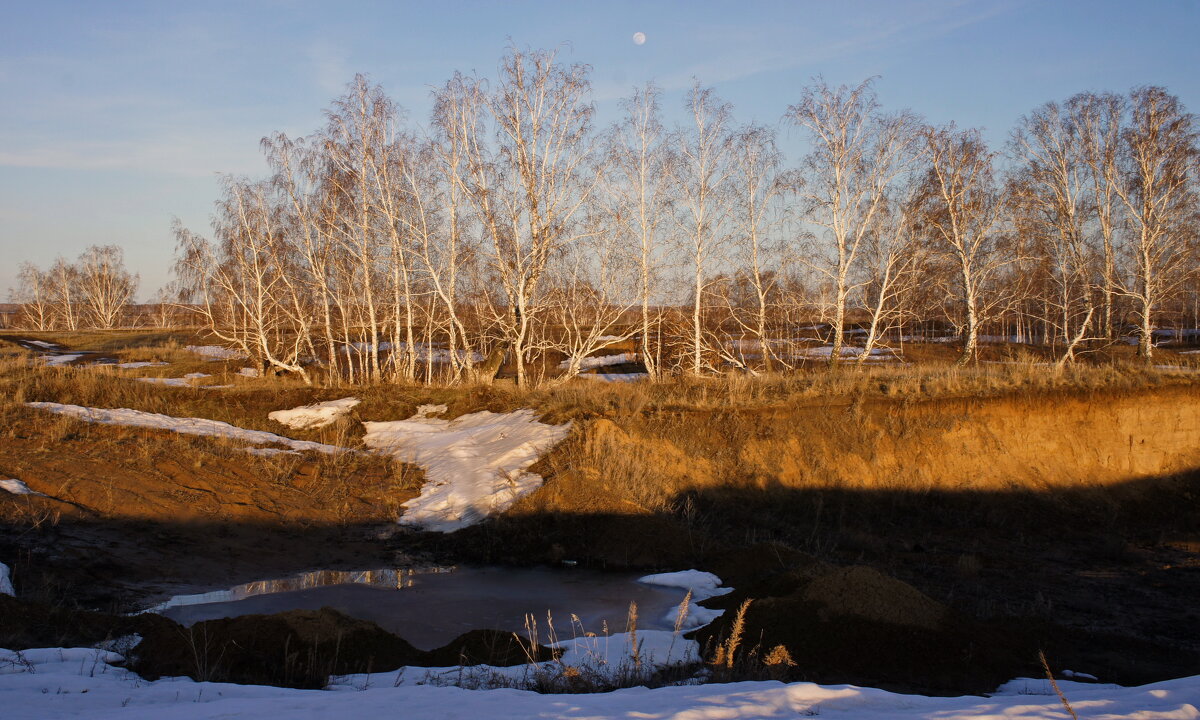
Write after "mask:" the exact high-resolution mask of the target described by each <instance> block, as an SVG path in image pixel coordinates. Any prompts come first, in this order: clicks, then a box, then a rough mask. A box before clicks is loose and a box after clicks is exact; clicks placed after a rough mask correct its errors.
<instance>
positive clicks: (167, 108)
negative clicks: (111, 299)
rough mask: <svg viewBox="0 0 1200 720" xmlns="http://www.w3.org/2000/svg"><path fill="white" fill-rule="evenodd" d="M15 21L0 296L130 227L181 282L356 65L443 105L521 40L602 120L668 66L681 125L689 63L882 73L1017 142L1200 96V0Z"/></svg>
mask: <svg viewBox="0 0 1200 720" xmlns="http://www.w3.org/2000/svg"><path fill="white" fill-rule="evenodd" d="M0 18H2V20H0V297H7V292H8V289H9V288H10V287H12V285H13V284H14V283H15V276H16V270H17V268H18V266H19V265H20V264H21V263H22V262H27V261H28V262H32V263H34V264H36V265H39V266H43V267H45V266H48V265H49V264H50V263H52V262H53V261H54V259H55V258H56V257H59V256H63V257H67V258H71V259H73V258H74V257H75V256H77V255H78V254H79V253H80V252H82V251H83V250H84V249H85V248H86V247H88V246H90V245H94V244H118V245H121V246H122V247H124V248H125V252H126V263H127V265H128V266H129V268H130V269H131V270H133V271H134V272H137V273H139V274H140V276H141V290H140V292H139V296H140V297H141V298H142V299H146V298H148V297H149V296H151V295H152V294H153V293H154V291H155V290H157V289H158V288H159V287H161V286H162V285H163V284H164V283H166V282H167V281H168V280H169V279H170V265H171V260H172V254H173V251H174V240H173V236H172V234H171V222H172V219H173V218H176V217H178V218H179V219H180V220H181V221H182V222H183V223H184V225H186V226H187V227H189V228H191V229H192V230H194V231H196V232H199V233H201V234H206V235H207V234H208V230H209V223H210V220H211V216H212V209H213V203H214V202H215V200H216V199H217V197H218V194H219V188H220V182H219V181H220V176H221V175H222V174H235V175H249V176H252V177H254V176H263V175H265V174H266V166H265V163H264V162H263V160H262V156H261V154H260V152H259V147H258V143H259V140H260V139H261V138H262V137H264V136H266V135H269V134H270V133H272V132H275V131H283V132H286V133H288V134H290V135H305V134H308V133H311V132H313V131H315V130H317V129H318V128H319V127H320V126H321V124H322V113H323V111H324V109H325V108H326V107H327V106H328V105H329V104H330V102H331V101H332V100H333V99H334V98H335V97H337V96H338V95H340V94H341V93H342V92H343V91H344V89H345V86H346V84H347V83H348V82H349V81H350V80H351V79H352V78H353V77H354V74H355V73H360V72H361V73H365V74H367V75H368V76H369V77H370V78H371V79H372V80H373V81H375V82H377V83H379V84H381V85H382V86H383V87H384V89H385V90H386V91H387V92H388V93H389V95H391V96H392V97H393V98H394V99H395V100H396V101H397V102H398V103H399V104H400V105H401V106H402V107H403V108H405V110H406V111H407V113H408V116H409V118H410V120H411V121H412V122H414V123H423V122H424V121H425V119H426V118H427V116H428V113H429V109H430V104H431V103H430V90H431V89H432V87H434V86H436V85H439V84H441V83H442V82H444V81H445V80H446V79H447V78H448V77H449V76H450V75H451V74H452V73H453V72H454V71H455V70H461V71H463V72H465V73H471V72H478V73H479V74H480V75H483V76H494V75H495V68H496V66H497V64H498V61H499V59H500V57H501V56H502V55H503V53H504V51H505V48H506V47H507V46H509V44H510V43H511V44H515V45H516V46H518V47H522V48H524V47H532V48H548V49H557V50H558V51H559V55H560V57H561V58H562V59H563V60H564V61H567V62H579V63H586V64H588V65H590V66H591V67H592V84H593V88H594V99H595V102H596V104H597V120H598V122H599V123H600V124H607V123H609V122H612V121H614V120H616V119H617V116H618V101H619V100H620V98H622V97H624V96H627V95H628V94H629V92H630V90H631V89H632V88H633V87H634V86H637V85H641V84H643V83H645V82H646V81H651V80H653V81H655V82H656V83H657V84H658V85H659V86H661V87H662V88H663V90H664V97H663V105H664V114H665V115H666V119H667V120H668V122H669V123H672V122H675V121H677V120H678V121H682V120H683V113H682V105H683V97H684V92H685V91H686V89H687V88H688V87H689V86H690V85H691V84H692V82H693V79H696V80H699V81H700V82H701V83H703V84H705V85H708V86H711V87H713V88H714V89H715V91H716V92H717V93H718V94H719V95H720V96H721V97H722V98H724V99H725V100H727V101H729V102H731V103H732V104H733V106H734V111H735V116H736V118H737V120H738V121H741V122H750V121H754V122H758V123H765V124H776V123H779V122H780V121H781V118H782V116H783V114H784V112H785V111H786V109H787V107H788V105H790V104H792V103H794V102H796V101H797V99H798V98H799V96H800V92H801V89H802V88H803V87H804V86H805V85H806V84H808V83H809V82H810V81H811V80H812V79H813V78H814V77H817V76H821V77H824V78H825V79H826V80H827V81H829V82H831V83H834V84H842V83H858V82H860V81H862V80H864V79H866V78H869V77H876V78H877V80H876V90H877V92H878V94H879V98H880V100H881V101H882V103H883V105H884V107H885V108H889V109H895V110H899V109H904V108H908V109H911V110H913V111H915V112H917V113H918V114H920V115H923V116H924V117H926V118H927V119H928V120H929V121H930V122H933V123H937V124H941V123H946V122H950V121H954V122H956V123H957V124H958V125H959V126H960V127H980V128H983V130H984V133H985V137H986V138H987V139H988V140H989V141H990V142H992V143H994V144H995V145H997V146H998V147H999V146H1002V145H1003V143H1004V142H1005V140H1006V138H1007V134H1008V132H1009V130H1010V129H1011V127H1012V126H1013V124H1014V123H1015V122H1016V121H1017V120H1018V119H1019V118H1020V117H1021V116H1022V115H1023V114H1026V113H1028V112H1029V111H1030V110H1032V109H1034V108H1035V107H1037V106H1038V105H1041V104H1042V103H1045V102H1047V101H1050V100H1064V99H1066V98H1067V97H1070V96H1071V95H1073V94H1075V93H1077V92H1080V91H1084V90H1113V91H1120V92H1123V91H1127V90H1129V89H1130V88H1131V87H1134V86H1137V85H1145V84H1154V85H1163V86H1166V87H1167V88H1168V89H1169V90H1170V91H1171V92H1173V93H1175V94H1176V95H1178V96H1179V97H1180V98H1181V99H1182V101H1183V103H1184V104H1185V106H1187V107H1188V108H1189V109H1191V110H1192V111H1200V73H1197V66H1198V65H1200V45H1198V44H1197V42H1196V40H1195V33H1196V31H1197V30H1200V2H1196V1H1195V0H1188V1H1183V0H1179V1H1168V0H1141V1H1140V2H1128V1H1126V2H1110V1H1108V0H1087V1H1078V2H1068V1H1065V0H1064V1H1058V2H1042V1H1038V0H978V1H974V2H968V1H966V0H914V1H912V2H908V1H905V0H878V1H872V0H857V1H854V2H829V1H828V0H822V1H819V2H810V1H809V0H791V1H790V2H771V1H768V0H739V1H736V2H707V1H702V0H691V1H689V2H607V1H606V2H595V1H593V2H569V1H566V0H557V1H554V2H532V1H531V2H524V1H520V0H511V1H509V2H500V1H498V0H497V1H494V2H453V1H451V0H443V1H441V2H399V1H396V2H384V1H380V2H353V1H350V0H346V1H339V2H329V1H328V0H324V1H321V2H308V1H306V0H238V1H236V2H206V1H205V0H192V1H191V2H187V3H177V2H164V1H160V0H155V1H147V2H137V1H126V2H118V1H116V0H111V1H109V2H96V1H83V0H81V1H78V2H66V1H58V2H56V1H55V0H41V1H40V2H25V1H23V0H0ZM638 32H641V33H644V34H645V37H646V41H645V43H644V44H641V45H638V44H635V43H634V41H633V35H634V33H638ZM781 131H782V136H781V137H782V147H783V149H784V150H785V152H787V153H788V155H789V157H790V158H791V159H793V160H795V159H796V158H797V157H798V156H799V155H800V154H801V153H802V152H803V141H802V139H801V138H800V137H798V136H797V133H795V132H794V131H792V132H789V131H788V130H787V129H786V126H783V127H781Z"/></svg>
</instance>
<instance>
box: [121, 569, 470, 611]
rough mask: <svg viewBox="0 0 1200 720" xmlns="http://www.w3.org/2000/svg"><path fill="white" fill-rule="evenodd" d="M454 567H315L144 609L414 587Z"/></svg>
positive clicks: (172, 600) (181, 598) (163, 608)
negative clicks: (353, 588)
mask: <svg viewBox="0 0 1200 720" xmlns="http://www.w3.org/2000/svg"><path fill="white" fill-rule="evenodd" d="M453 569H454V568H452V567H451V568H443V567H433V568H422V569H417V570H414V569H411V568H407V569H387V568H385V569H382V570H314V571H313V572H306V573H302V574H300V575H296V576H294V577H289V578H278V579H274V580H256V581H255V582H250V583H245V584H243V585H237V586H234V587H232V588H230V589H228V590H213V591H212V592H205V593H196V594H193V595H175V596H173V597H171V598H170V599H168V600H167V601H166V602H163V603H159V604H158V605H155V606H154V607H151V608H147V609H146V610H143V611H142V612H153V613H161V612H163V611H164V610H167V609H168V608H173V607H184V606H187V605H206V604H209V603H226V602H236V601H238V600H245V599H246V598H249V597H254V596H255V595H269V594H272V593H284V592H293V591H296V590H310V589H312V588H319V587H327V586H330V585H370V586H371V587H377V588H388V589H392V590H402V589H404V588H407V587H412V586H413V576H414V575H416V574H417V573H444V572H451V571H452V570H453Z"/></svg>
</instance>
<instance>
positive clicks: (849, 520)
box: [0, 472, 1200, 692]
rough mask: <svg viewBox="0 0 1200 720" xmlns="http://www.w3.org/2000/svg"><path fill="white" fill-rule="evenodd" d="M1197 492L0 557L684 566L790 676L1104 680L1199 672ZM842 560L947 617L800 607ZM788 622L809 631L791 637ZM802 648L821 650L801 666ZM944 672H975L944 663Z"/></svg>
mask: <svg viewBox="0 0 1200 720" xmlns="http://www.w3.org/2000/svg"><path fill="white" fill-rule="evenodd" d="M1198 500H1200V472H1191V473H1186V474H1182V475H1175V476H1169V477H1156V478H1143V479H1138V480H1131V481H1128V482H1124V483H1118V484H1110V485H1105V486H1090V487H1072V488H1059V489H1054V490H1048V491H1041V492H1032V491H1015V490H1014V491H1004V490H995V491H987V492H983V491H953V490H920V491H915V490H902V489H882V490H878V489H874V490H873V489H844V488H794V487H783V486H779V485H775V486H766V487H756V488H693V489H691V490H688V491H686V492H683V493H680V494H679V495H678V496H677V497H675V498H674V501H673V503H672V507H673V511H671V512H664V513H659V514H641V515H619V514H604V513H539V514H512V513H510V514H508V515H506V516H503V517H500V518H496V519H493V520H490V521H488V522H485V523H483V524H481V525H478V526H475V527H472V528H468V529H466V530H463V531H460V532H458V533H454V534H451V535H442V534H436V533H422V532H415V531H408V530H403V529H399V528H395V527H386V526H380V525H342V524H318V523H312V524H307V525H295V524H293V525H282V524H276V523H227V522H211V523H180V522H161V521H141V520H122V519H111V518H95V517H89V518H78V517H64V518H62V519H61V520H60V521H59V522H58V523H57V524H55V523H49V522H42V523H41V524H39V525H33V524H30V523H27V522H26V523H21V522H9V523H6V524H0V561H3V562H6V563H8V564H9V565H11V566H13V569H14V577H15V580H16V584H17V590H18V595H19V596H20V597H22V598H24V599H28V600H32V601H35V602H39V603H43V604H46V605H50V606H54V607H59V608H77V607H83V608H90V609H100V610H106V611H128V610H130V609H132V608H133V607H135V606H137V605H138V604H139V603H141V604H142V605H143V606H144V605H145V604H148V603H149V602H150V601H151V600H152V599H154V598H153V597H152V596H153V595H156V594H157V595H161V594H164V593H169V592H182V591H186V590H187V589H191V590H192V591H201V590H204V589H215V588H224V587H229V586H232V585H235V584H238V583H242V582H249V581H253V580H258V579H263V578H271V577H281V576H286V575H288V574H291V573H296V572H300V571H305V570H312V569H320V568H340V569H364V568H373V567H388V566H393V567H394V566H397V565H405V564H408V563H420V562H436V563H454V562H461V563H476V564H518V565H537V564H551V565H556V566H564V565H570V566H585V567H594V568H612V569H632V568H637V569H682V568H688V567H697V568H701V569H706V570H711V571H713V572H716V573H717V574H718V575H720V576H721V577H722V578H723V579H724V580H725V582H726V584H727V585H730V586H733V587H735V588H738V592H737V593H735V594H734V595H732V596H730V597H731V599H730V600H729V601H728V603H727V604H728V605H729V607H733V603H735V602H740V601H741V600H743V599H746V598H750V599H752V606H751V607H757V608H763V609H756V610H752V611H751V615H750V616H749V617H750V620H751V621H752V622H750V623H749V627H751V628H752V630H754V632H755V633H757V634H756V635H754V638H753V643H748V644H747V648H751V647H753V646H757V647H758V648H759V650H760V657H761V656H762V655H765V654H766V653H767V651H768V650H771V649H772V648H773V647H774V645H773V644H772V643H773V642H774V641H775V640H778V641H779V642H778V643H777V644H783V645H786V646H787V649H788V651H789V652H790V653H791V657H790V660H791V662H793V663H794V665H789V666H787V667H789V668H792V669H791V670H788V671H787V672H785V673H784V675H785V676H787V677H803V678H805V679H814V680H821V681H825V682H842V681H859V682H871V683H873V684H877V685H883V686H888V685H889V684H890V685H891V686H893V687H899V688H905V689H918V690H922V691H930V692H953V691H964V690H965V691H979V690H981V689H986V685H987V683H989V682H991V681H992V680H993V679H994V678H995V677H1001V676H1003V675H1004V674H1005V673H1012V672H1016V671H1021V672H1033V671H1035V670H1036V667H1035V666H1033V665H1031V661H1032V653H1033V651H1034V650H1036V649H1038V648H1041V649H1046V650H1047V654H1048V655H1050V657H1051V661H1052V663H1058V665H1059V667H1062V666H1064V665H1065V666H1066V667H1070V665H1067V664H1066V663H1068V662H1072V663H1084V664H1083V665H1081V666H1078V667H1074V668H1073V669H1075V670H1080V671H1084V672H1092V673H1093V674H1096V675H1099V676H1100V677H1101V678H1102V679H1105V680H1114V681H1117V682H1146V681H1150V680H1156V679H1163V678H1166V677H1178V676H1181V675H1186V674H1196V673H1200V622H1198V620H1200V615H1198V611H1197V607H1196V606H1195V598H1196V597H1200V502H1198ZM2 501H5V502H26V503H36V502H39V500H37V499H31V498H25V499H3V500H2ZM47 502H48V501H47ZM845 566H865V567H869V568H873V569H874V570H875V571H878V573H879V575H880V577H886V578H895V579H896V581H897V582H898V583H899V584H897V585H891V584H888V583H887V582H884V581H874V580H873V581H871V582H873V583H874V584H871V583H868V584H867V585H865V586H861V587H860V586H859V585H853V584H851V585H850V586H848V587H849V588H850V589H849V590H848V591H847V592H849V593H850V594H849V595H847V596H846V598H847V599H846V600H845V602H844V604H845V606H846V608H851V609H852V608H853V607H858V605H856V603H858V601H859V599H861V597H860V596H865V594H869V593H875V594H877V595H878V597H876V598H874V600H872V602H875V603H876V604H877V605H878V606H879V607H885V608H886V607H892V606H896V607H902V608H903V607H917V606H919V605H920V603H923V602H924V601H920V602H917V601H916V600H913V599H912V598H913V597H916V596H910V595H909V594H908V590H905V589H904V588H909V589H914V590H913V592H917V591H919V593H923V594H924V596H926V597H927V598H928V599H929V601H930V602H931V603H935V604H936V605H937V606H938V607H941V608H945V609H946V612H947V613H952V615H947V616H946V617H951V616H952V617H954V618H958V619H960V620H961V622H957V621H956V624H954V626H953V627H954V633H955V634H954V635H953V642H951V640H948V639H946V638H947V637H949V636H946V637H943V636H942V635H936V633H935V635H936V637H935V636H929V635H922V634H921V633H922V632H925V631H924V630H921V629H920V628H917V629H914V627H915V626H914V627H910V626H908V625H906V624H905V622H906V621H904V619H903V616H902V614H901V616H900V617H901V619H900V620H899V621H895V622H894V620H895V618H894V617H892V616H891V615H887V614H886V613H884V614H882V615H880V616H879V617H874V618H873V617H865V616H855V615H854V614H853V613H854V612H858V611H857V610H854V611H853V612H851V610H846V612H847V613H850V614H849V615H847V614H845V613H841V611H840V610H839V609H838V607H839V606H837V604H836V603H835V605H834V606H833V607H832V609H831V608H830V607H822V606H819V603H818V604H816V605H814V604H813V603H814V601H813V600H812V597H813V594H812V592H810V589H811V588H812V587H814V586H813V585H812V582H814V578H815V577H817V576H818V575H821V573H823V572H827V571H829V570H830V568H835V567H845ZM855 577H858V576H855ZM862 577H867V576H866V575H864V576H862ZM870 577H874V576H870ZM860 580H861V578H860ZM806 593H807V594H806ZM839 602H841V601H839ZM913 603H917V604H916V605H914V604H913ZM771 608H774V610H771ZM880 612H883V611H880ZM755 613H757V615H755ZM732 614H733V613H727V617H729V616H732ZM2 615H3V613H0V646H4V643H5V637H6V633H7V637H10V638H11V637H13V635H14V633H16V632H17V631H19V630H20V631H24V632H25V633H26V635H27V636H37V637H36V639H38V640H44V639H63V640H65V639H70V638H68V637H67V635H69V633H63V634H60V635H59V636H58V638H50V637H48V636H49V635H52V634H53V633H54V632H55V630H54V629H48V630H47V631H46V633H42V634H40V635H39V634H38V633H36V632H31V630H30V628H28V627H25V628H21V627H14V624H19V620H16V619H13V618H11V617H10V618H8V619H5V618H4V617H2ZM789 618H790V619H789ZM796 618H800V619H796ZM881 618H882V619H881ZM889 618H890V619H889ZM897 622H898V623H899V624H897ZM926 629H928V628H926ZM944 629H945V628H942V629H941V630H937V632H942V631H943V630H944ZM59 630H61V628H60V629H59ZM725 630H727V626H725V625H722V624H720V623H718V624H717V625H716V626H714V630H713V631H712V632H710V633H708V634H707V635H705V634H702V635H701V639H702V640H704V641H705V642H707V643H708V644H709V647H710V649H712V648H713V647H715V645H716V644H717V643H720V642H722V637H721V635H720V633H721V632H723V631H725ZM931 632H932V631H931ZM947 632H948V631H947ZM798 633H799V634H800V635H798ZM43 636H46V637H43ZM801 636H802V637H807V638H815V639H814V640H813V641H812V642H811V643H810V644H809V645H808V646H803V643H801V642H800V641H799V640H797V639H796V638H797V637H801ZM881 638H888V641H887V643H884V642H883V641H882V640H881ZM931 638H932V639H931ZM939 638H941V639H939ZM789 643H791V645H790V644H789ZM797 643H799V644H797ZM792 645H796V647H792ZM805 647H808V650H807V651H806V650H805V649H804V648H805ZM881 648H890V649H888V650H887V652H884V651H883V650H882V649H881ZM818 651H819V652H820V654H821V656H822V657H825V658H827V661H824V662H815V661H814V660H813V654H814V653H817V652H818ZM939 653H941V654H943V655H944V656H943V657H937V656H938V654H939ZM867 655H874V656H876V657H879V658H881V660H880V662H878V663H874V664H871V665H869V666H866V667H864V666H862V665H861V663H860V662H859V659H860V658H861V657H863V656H867ZM1014 658H1015V659H1014ZM985 659H986V660H985ZM739 662H740V663H745V662H749V661H745V660H740V661H739ZM756 662H757V661H756ZM752 664H753V663H751V665H752ZM760 665H761V663H760ZM954 666H963V667H976V666H978V667H981V668H986V669H987V672H983V671H982V670H981V671H980V672H979V673H974V674H971V673H968V674H966V675H963V674H961V673H959V674H955V673H953V672H949V671H947V667H951V668H952V667H954ZM744 667H746V668H749V667H750V665H744ZM755 667H758V666H755ZM922 668H926V670H922ZM747 672H750V671H749V670H747ZM788 673H791V674H788ZM751 674H752V673H751ZM742 676H745V674H743V675H742ZM1010 676H1011V675H1010Z"/></svg>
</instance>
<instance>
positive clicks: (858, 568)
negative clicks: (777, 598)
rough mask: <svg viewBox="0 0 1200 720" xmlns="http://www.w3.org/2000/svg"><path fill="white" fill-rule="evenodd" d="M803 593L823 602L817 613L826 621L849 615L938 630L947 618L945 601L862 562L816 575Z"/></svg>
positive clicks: (855, 618)
mask: <svg viewBox="0 0 1200 720" xmlns="http://www.w3.org/2000/svg"><path fill="white" fill-rule="evenodd" d="M800 597H801V599H803V600H806V601H809V602H813V603H816V604H817V605H819V606H820V608H819V609H818V610H817V617H819V618H820V619H821V620H823V621H837V620H838V619H841V618H848V619H850V620H851V621H853V620H859V621H866V622H877V623H883V624H886V625H896V626H898V627H914V628H923V629H925V630H933V631H937V630H939V629H940V628H941V627H942V622H943V620H945V618H946V607H945V606H944V605H942V604H941V603H938V602H935V601H934V600H932V599H931V598H929V597H928V596H927V595H925V594H924V593H922V592H921V591H919V590H917V589H916V588H914V587H913V586H912V585H909V584H908V583H905V582H901V581H899V580H897V579H895V578H892V577H888V576H887V575H884V574H883V573H881V572H879V571H878V570H875V569H872V568H869V567H864V566H862V565H854V566H851V567H846V568H838V569H837V570H834V571H833V572H830V573H828V574H826V575H823V576H821V577H819V578H817V579H815V580H814V581H813V582H811V583H809V584H808V587H807V588H805V589H804V592H803V593H801V595H800Z"/></svg>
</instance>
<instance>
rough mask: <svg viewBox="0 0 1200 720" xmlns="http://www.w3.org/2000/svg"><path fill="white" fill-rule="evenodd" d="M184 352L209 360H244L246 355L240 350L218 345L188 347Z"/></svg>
mask: <svg viewBox="0 0 1200 720" xmlns="http://www.w3.org/2000/svg"><path fill="white" fill-rule="evenodd" d="M184 350H189V351H191V352H194V353H196V354H197V355H203V356H204V357H206V358H209V359H211V360H245V359H246V357H247V355H246V353H244V352H242V351H241V350H234V349H232V348H227V347H221V346H220V345H188V346H187V347H185V348H184Z"/></svg>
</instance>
